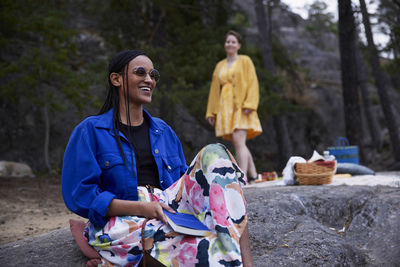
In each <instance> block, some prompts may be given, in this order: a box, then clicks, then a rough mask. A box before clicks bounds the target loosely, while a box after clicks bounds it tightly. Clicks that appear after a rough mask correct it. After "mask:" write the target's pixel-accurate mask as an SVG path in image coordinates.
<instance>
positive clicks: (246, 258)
mask: <svg viewBox="0 0 400 267" xmlns="http://www.w3.org/2000/svg"><path fill="white" fill-rule="evenodd" d="M239 242H240V250H241V252H242V263H243V266H244V267H253V257H252V256H251V250H250V236H249V227H248V225H247V224H246V227H245V228H244V231H243V233H242V235H241V236H240V241H239Z"/></svg>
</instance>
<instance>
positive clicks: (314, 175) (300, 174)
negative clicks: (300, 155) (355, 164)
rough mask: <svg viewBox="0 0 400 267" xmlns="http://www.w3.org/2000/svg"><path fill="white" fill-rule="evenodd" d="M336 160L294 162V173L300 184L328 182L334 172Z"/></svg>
mask: <svg viewBox="0 0 400 267" xmlns="http://www.w3.org/2000/svg"><path fill="white" fill-rule="evenodd" d="M336 166H337V162H336V160H333V161H316V162H310V163H296V165H295V167H294V174H295V175H296V177H297V181H298V182H299V184H301V185H320V184H330V183H331V182H332V177H333V175H334V174H335V173H336Z"/></svg>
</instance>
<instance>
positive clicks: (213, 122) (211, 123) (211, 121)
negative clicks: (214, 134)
mask: <svg viewBox="0 0 400 267" xmlns="http://www.w3.org/2000/svg"><path fill="white" fill-rule="evenodd" d="M207 121H208V123H209V124H210V125H211V126H212V127H214V125H215V117H209V118H208V119H207Z"/></svg>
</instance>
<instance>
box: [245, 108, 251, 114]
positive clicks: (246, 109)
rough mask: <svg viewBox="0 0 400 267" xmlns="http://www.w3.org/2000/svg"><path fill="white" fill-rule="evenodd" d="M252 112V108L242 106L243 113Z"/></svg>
mask: <svg viewBox="0 0 400 267" xmlns="http://www.w3.org/2000/svg"><path fill="white" fill-rule="evenodd" d="M252 112H253V110H252V109H249V108H244V109H243V113H244V115H249V114H250V113H252Z"/></svg>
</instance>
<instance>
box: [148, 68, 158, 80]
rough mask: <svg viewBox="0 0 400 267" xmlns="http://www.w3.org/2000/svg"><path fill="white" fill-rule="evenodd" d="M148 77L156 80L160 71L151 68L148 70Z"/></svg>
mask: <svg viewBox="0 0 400 267" xmlns="http://www.w3.org/2000/svg"><path fill="white" fill-rule="evenodd" d="M150 77H151V78H152V79H153V80H155V81H156V82H158V80H159V79H160V73H159V72H158V70H156V69H153V70H151V71H150Z"/></svg>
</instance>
